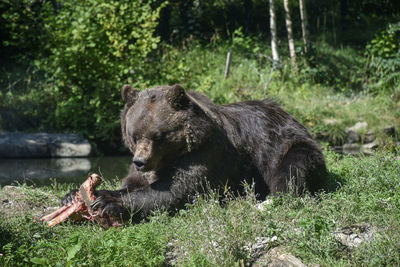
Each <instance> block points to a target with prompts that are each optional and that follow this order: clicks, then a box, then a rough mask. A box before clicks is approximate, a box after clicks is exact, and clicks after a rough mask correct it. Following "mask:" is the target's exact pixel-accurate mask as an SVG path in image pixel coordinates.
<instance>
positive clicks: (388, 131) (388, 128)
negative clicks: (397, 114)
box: [382, 125, 396, 136]
mask: <svg viewBox="0 0 400 267" xmlns="http://www.w3.org/2000/svg"><path fill="white" fill-rule="evenodd" d="M382 131H383V133H384V134H386V135H387V136H395V135H396V128H395V127H394V126H391V125H390V126H385V127H383V129H382Z"/></svg>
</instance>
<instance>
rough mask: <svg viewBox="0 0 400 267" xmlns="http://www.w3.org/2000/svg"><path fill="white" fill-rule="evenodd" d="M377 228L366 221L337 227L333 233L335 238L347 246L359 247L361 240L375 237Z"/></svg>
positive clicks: (366, 240)
mask: <svg viewBox="0 0 400 267" xmlns="http://www.w3.org/2000/svg"><path fill="white" fill-rule="evenodd" d="M376 232H377V228H376V227H375V226H373V225H371V224H368V223H360V224H353V225H350V226H346V227H343V228H340V229H337V230H336V231H335V232H334V233H333V235H334V236H335V238H336V240H337V241H339V242H340V243H342V244H343V245H344V246H347V247H349V248H356V247H359V246H360V245H361V244H362V243H363V242H369V241H371V240H372V239H373V238H375V236H376Z"/></svg>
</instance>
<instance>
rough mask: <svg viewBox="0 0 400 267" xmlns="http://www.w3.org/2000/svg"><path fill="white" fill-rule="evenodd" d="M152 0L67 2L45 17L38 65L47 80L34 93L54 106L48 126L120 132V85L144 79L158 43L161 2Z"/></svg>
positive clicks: (103, 134) (101, 135) (106, 135)
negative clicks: (147, 63) (157, 28)
mask: <svg viewBox="0 0 400 267" xmlns="http://www.w3.org/2000/svg"><path fill="white" fill-rule="evenodd" d="M154 2H155V1H148V2H145V3H144V2H142V1H133V2H132V1H128V0H122V1H116V0H115V1H105V0H88V1H64V2H63V3H62V6H61V7H60V8H59V10H58V11H57V14H56V15H51V16H46V17H45V18H43V20H44V27H45V31H46V33H47V36H48V42H47V43H46V44H45V47H43V49H42V51H41V56H39V57H38V59H37V60H36V61H35V65H36V66H37V67H38V68H39V69H41V70H42V71H43V72H44V75H45V80H46V81H47V83H46V85H45V86H44V88H43V89H41V90H40V89H39V90H38V91H33V92H31V96H33V97H36V98H38V99H41V100H40V101H41V103H42V104H44V105H46V106H49V107H52V108H54V110H55V112H54V113H53V114H50V116H48V121H47V122H48V124H49V125H52V126H53V127H54V128H57V129H63V130H73V131H78V132H82V133H83V134H86V135H87V136H89V137H91V138H96V139H103V140H106V139H107V140H109V139H110V138H111V140H112V139H113V135H119V133H118V132H119V130H118V124H119V118H118V116H117V115H116V114H118V113H119V110H120V109H121V106H122V101H121V100H120V88H121V86H122V84H124V83H131V84H140V83H142V82H143V80H144V79H143V75H144V72H145V67H146V62H148V61H149V59H148V58H149V55H150V54H151V52H152V51H153V50H154V49H155V48H157V44H158V42H159V38H158V37H155V36H154V35H153V33H154V31H155V28H156V26H157V19H158V16H159V11H160V9H161V8H162V5H161V6H159V7H157V8H152V4H154ZM46 4H49V3H46ZM50 110H52V109H50Z"/></svg>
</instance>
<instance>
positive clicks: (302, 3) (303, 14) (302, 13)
mask: <svg viewBox="0 0 400 267" xmlns="http://www.w3.org/2000/svg"><path fill="white" fill-rule="evenodd" d="M305 2H306V0H299V5H300V18H301V31H302V33H303V43H304V52H306V53H308V25H307V8H306V3H305Z"/></svg>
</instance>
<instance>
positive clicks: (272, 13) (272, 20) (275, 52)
mask: <svg viewBox="0 0 400 267" xmlns="http://www.w3.org/2000/svg"><path fill="white" fill-rule="evenodd" d="M269 24H270V29H271V50H272V60H273V64H272V67H273V68H276V67H278V66H279V54H278V47H277V45H276V43H277V35H276V17H275V6H274V0H269Z"/></svg>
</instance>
